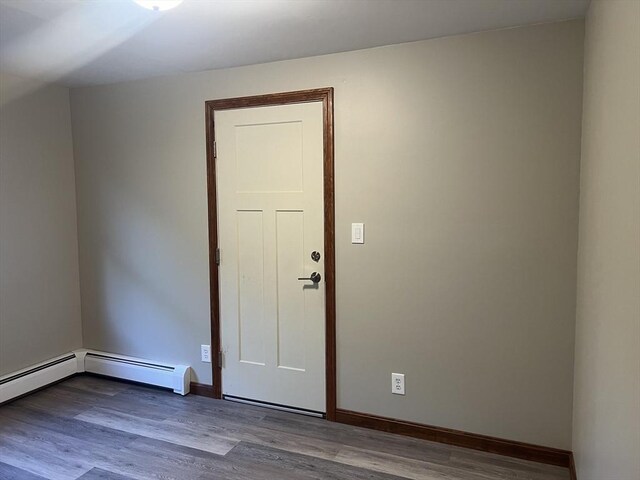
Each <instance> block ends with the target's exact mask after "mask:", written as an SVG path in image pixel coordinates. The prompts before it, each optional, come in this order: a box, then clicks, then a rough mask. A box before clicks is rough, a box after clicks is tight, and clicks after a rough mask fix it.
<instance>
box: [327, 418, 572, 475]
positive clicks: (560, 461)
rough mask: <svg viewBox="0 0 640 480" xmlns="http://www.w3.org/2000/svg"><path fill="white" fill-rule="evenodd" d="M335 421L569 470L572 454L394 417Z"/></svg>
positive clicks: (340, 419) (337, 419) (566, 451)
mask: <svg viewBox="0 0 640 480" xmlns="http://www.w3.org/2000/svg"><path fill="white" fill-rule="evenodd" d="M336 421H337V422H340V423H346V424H348V425H354V426H357V427H365V428H372V429H375V430H382V431H383V432H389V433H397V434H400V435H406V436H409V437H415V438H421V439H423V440H430V441H432V442H439V443H446V444H448V445H455V446H458V447H465V448H471V449H474V450H481V451H483V452H490V453H496V454H498V455H506V456H508V457H515V458H522V459H524V460H531V461H534V462H539V463H546V464H549V465H558V466H560V467H566V468H570V465H571V456H572V455H571V452H570V451H568V450H560V449H556V448H550V447H542V446H539V445H532V444H529V443H523V442H516V441H512V440H505V439H502V438H495V437H489V436H486V435H478V434H475V433H467V432H463V431H460V430H452V429H449V428H441V427H432V426H429V425H422V424H419V423H413V422H406V421H404V420H397V419H395V418H386V417H379V416H376V415H369V414H366V413H359V412H352V411H349V410H342V409H340V408H339V409H337V410H336Z"/></svg>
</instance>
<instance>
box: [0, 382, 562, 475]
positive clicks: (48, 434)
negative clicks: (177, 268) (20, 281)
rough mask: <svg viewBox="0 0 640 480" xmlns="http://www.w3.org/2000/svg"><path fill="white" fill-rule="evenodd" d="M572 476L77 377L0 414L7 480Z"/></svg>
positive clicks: (1, 461) (2, 469)
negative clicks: (44, 479) (45, 479)
mask: <svg viewBox="0 0 640 480" xmlns="http://www.w3.org/2000/svg"><path fill="white" fill-rule="evenodd" d="M43 478H47V479H82V480H97V479H108V480H130V479H163V480H167V479H179V480H188V479H198V480H205V479H224V480H274V479H281V480H289V479H334V480H360V479H370V480H383V479H384V480H392V479H396V480H399V479H406V478H410V479H420V480H488V479H499V480H511V479H513V480H525V479H529V480H567V479H568V478H569V473H568V470H567V469H564V468H560V467H553V466H549V465H541V464H537V463H533V462H527V461H524V460H517V459H512V458H508V457H502V456H498V455H492V454H487V453H483V452H477V451H473V450H467V449H464V448H458V447H451V446H447V445H442V444H438V443H432V442H427V441H423V440H417V439H413V438H408V437H402V436H398V435H393V434H388V433H383V432H378V431H374V430H367V429H362V428H357V427H351V426H348V425H340V424H336V423H331V422H327V421H325V420H322V419H316V418H310V417H304V416H301V415H296V414H292V413H285V412H278V411H274V410H268V409H264V408H260V407H252V406H247V405H240V404H235V403H231V402H226V401H221V400H213V399H209V398H204V397H198V396H194V395H188V396H186V397H181V396H179V395H176V394H174V393H171V392H167V391H163V390H159V389H154V388H147V387H143V386H138V385H131V384H127V383H122V382H117V381H112V380H107V379H103V378H97V377H90V376H79V377H74V378H71V379H69V380H66V381H64V382H62V383H59V384H57V385H54V386H51V387H49V388H47V389H44V390H42V391H40V392H37V393H34V394H32V395H29V396H27V397H24V398H22V399H19V400H16V401H14V402H11V403H8V404H6V405H4V406H2V407H0V479H2V480H14V479H24V480H35V479H40V480H41V479H43Z"/></svg>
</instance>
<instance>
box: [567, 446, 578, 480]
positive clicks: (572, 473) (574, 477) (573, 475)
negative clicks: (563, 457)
mask: <svg viewBox="0 0 640 480" xmlns="http://www.w3.org/2000/svg"><path fill="white" fill-rule="evenodd" d="M569 478H570V479H571V480H578V472H577V471H576V461H575V458H574V456H573V452H571V454H570V455H569Z"/></svg>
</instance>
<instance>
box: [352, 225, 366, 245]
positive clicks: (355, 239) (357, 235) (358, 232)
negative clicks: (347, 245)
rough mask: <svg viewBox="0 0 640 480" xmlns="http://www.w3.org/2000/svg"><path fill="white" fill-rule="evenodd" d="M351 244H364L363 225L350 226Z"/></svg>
mask: <svg viewBox="0 0 640 480" xmlns="http://www.w3.org/2000/svg"><path fill="white" fill-rule="evenodd" d="M351 243H364V223H352V224H351Z"/></svg>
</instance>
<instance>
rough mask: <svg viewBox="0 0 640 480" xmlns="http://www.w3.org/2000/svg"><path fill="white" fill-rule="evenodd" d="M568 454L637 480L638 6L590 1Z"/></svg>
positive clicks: (583, 471) (605, 473) (587, 475)
mask: <svg viewBox="0 0 640 480" xmlns="http://www.w3.org/2000/svg"><path fill="white" fill-rule="evenodd" d="M579 245H580V248H579V254H578V304H577V319H578V321H577V327H576V363H575V390H574V395H575V399H574V414H573V448H574V452H575V457H576V463H577V469H578V478H580V480H603V479H616V480H638V479H639V478H640V2H637V1H636V0H629V1H627V0H625V1H619V0H615V1H613V0H606V1H603V0H594V1H593V2H592V3H591V6H590V9H589V13H588V17H587V30H586V42H585V85H584V119H583V136H582V173H581V182H580V243H579Z"/></svg>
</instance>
